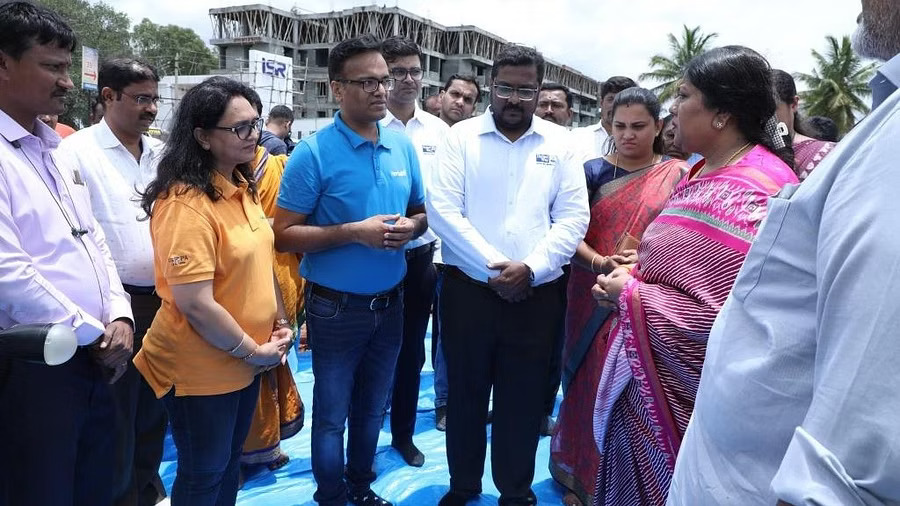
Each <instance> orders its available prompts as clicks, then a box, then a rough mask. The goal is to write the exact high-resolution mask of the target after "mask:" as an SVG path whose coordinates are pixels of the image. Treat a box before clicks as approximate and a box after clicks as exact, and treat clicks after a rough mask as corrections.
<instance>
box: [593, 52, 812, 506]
mask: <svg viewBox="0 0 900 506" xmlns="http://www.w3.org/2000/svg"><path fill="white" fill-rule="evenodd" d="M771 90H772V84H771V78H770V74H769V65H768V63H767V62H766V60H765V59H764V58H763V57H762V56H760V55H759V54H757V53H756V52H754V51H752V50H750V49H747V48H742V47H738V46H727V47H723V48H717V49H714V50H712V51H709V52H707V53H705V54H703V55H701V56H699V57H697V58H695V59H694V60H693V61H692V62H691V63H690V64H689V66H688V69H687V72H686V77H685V79H684V81H683V82H682V83H681V85H680V86H679V91H678V96H677V98H676V101H675V104H674V105H673V106H672V114H674V115H675V119H674V124H675V135H676V142H678V143H680V144H681V145H682V146H683V147H684V148H685V150H687V151H690V152H697V153H701V154H702V155H703V156H704V158H705V160H704V161H701V162H699V163H698V164H697V165H695V166H694V167H693V168H692V170H691V172H690V173H689V174H688V177H686V178H685V179H684V180H682V181H681V182H680V183H679V184H678V186H676V188H675V191H674V192H673V194H672V196H671V197H670V199H669V201H668V202H667V204H666V206H665V208H664V209H663V211H662V212H661V213H660V215H659V216H658V217H657V218H656V219H655V220H654V221H653V223H651V224H650V226H649V227H648V228H647V230H646V231H645V232H644V236H643V238H642V240H641V243H640V246H639V248H638V258H639V260H638V263H637V265H636V266H634V267H633V269H628V268H619V269H617V270H615V271H613V272H612V273H611V274H609V275H607V276H602V275H601V276H598V278H597V284H596V285H595V286H594V288H593V290H592V292H593V295H594V297H595V298H596V299H597V300H598V302H599V303H600V304H602V305H608V306H611V307H613V308H614V309H616V310H618V312H619V317H618V319H617V321H616V323H615V325H614V326H613V329H612V331H611V332H610V337H609V346H608V349H607V355H606V361H605V363H604V366H603V372H602V373H601V378H600V385H599V389H598V393H597V398H596V402H595V406H594V436H595V437H594V439H595V442H596V444H597V448H598V450H599V451H600V453H601V455H602V457H601V461H602V462H601V465H600V469H599V471H598V473H597V480H596V488H595V494H594V504H597V505H615V506H628V505H636V506H637V505H641V506H644V505H662V504H664V503H665V500H666V495H667V492H668V488H669V482H670V480H671V477H672V471H673V470H674V467H675V459H676V456H677V455H678V448H679V446H680V442H681V437H682V435H683V434H684V430H685V429H686V428H687V424H688V421H689V419H690V415H691V411H692V410H693V407H694V398H695V395H696V392H697V386H698V384H699V382H700V373H701V370H702V366H703V358H704V355H705V353H706V340H707V338H708V336H709V332H710V329H711V328H712V324H713V321H714V320H715V318H716V315H717V314H718V312H719V310H720V309H721V307H722V305H723V304H724V302H725V299H726V298H727V296H728V293H729V292H730V290H731V286H732V284H733V283H734V279H735V278H736V277H737V273H738V270H740V267H741V264H742V262H743V260H744V256H745V255H746V253H747V251H748V250H749V248H750V244H751V242H752V241H753V238H754V236H755V235H756V231H757V229H758V228H759V225H760V223H761V221H762V220H763V218H764V217H765V215H766V200H767V199H768V197H770V196H772V195H775V194H776V193H778V191H779V190H780V189H781V187H782V186H784V185H785V184H787V183H796V182H797V178H796V176H795V175H794V173H793V171H792V169H791V167H790V163H791V160H792V154H791V152H790V148H789V147H787V146H786V145H785V140H784V139H783V138H782V137H780V136H778V134H777V133H776V132H777V128H776V122H775V119H774V112H775V102H774V98H773V96H772V91H771ZM776 153H777V154H776Z"/></svg>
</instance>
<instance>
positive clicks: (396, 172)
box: [391, 169, 406, 177]
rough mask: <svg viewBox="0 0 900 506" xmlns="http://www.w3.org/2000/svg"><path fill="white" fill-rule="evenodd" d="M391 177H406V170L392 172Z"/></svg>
mask: <svg viewBox="0 0 900 506" xmlns="http://www.w3.org/2000/svg"><path fill="white" fill-rule="evenodd" d="M391 175H392V176H394V177H406V169H400V170H392V171H391Z"/></svg>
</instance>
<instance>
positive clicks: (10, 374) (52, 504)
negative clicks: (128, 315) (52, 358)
mask: <svg viewBox="0 0 900 506" xmlns="http://www.w3.org/2000/svg"><path fill="white" fill-rule="evenodd" d="M107 380H108V373H107V372H106V371H105V370H104V368H102V367H101V366H100V365H98V364H97V362H96V361H94V359H93V358H92V357H91V354H90V352H89V351H88V350H87V348H79V349H78V350H77V351H76V352H75V356H73V357H72V358H71V359H70V360H69V361H68V362H65V363H64V364H60V365H57V366H48V365H42V364H37V363H32V362H27V361H24V360H16V359H4V358H0V505H3V506H19V505H41V506H109V505H111V504H112V502H113V487H112V485H113V467H114V461H115V457H114V452H115V450H114V447H115V437H114V430H113V429H114V424H115V414H114V411H115V408H114V403H113V399H112V395H111V392H110V388H109V384H108V382H107Z"/></svg>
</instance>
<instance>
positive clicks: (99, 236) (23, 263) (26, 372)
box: [0, 2, 133, 506]
mask: <svg viewBox="0 0 900 506" xmlns="http://www.w3.org/2000/svg"><path fill="white" fill-rule="evenodd" d="M75 47H76V40H75V35H74V33H73V32H72V30H71V28H69V26H68V25H66V23H65V22H64V21H63V20H62V19H61V18H60V17H59V16H58V15H56V14H55V13H53V12H51V11H49V10H47V9H45V8H43V7H40V6H35V5H31V4H29V3H25V2H12V3H6V4H3V5H0V328H9V327H11V326H13V325H17V324H22V323H61V324H65V325H70V326H72V327H73V328H74V329H75V334H76V336H77V338H78V344H79V345H80V346H79V348H78V351H77V352H76V353H75V356H74V357H73V358H72V359H71V360H69V361H68V362H66V363H65V364H62V365H59V366H55V367H51V366H47V365H42V364H37V363H31V362H26V361H22V360H16V359H9V358H2V357H0V406H2V408H0V440H2V444H0V504H35V505H37V504H40V505H42V506H56V505H60V506H61V505H66V506H71V505H73V504H74V505H92V506H94V505H97V506H106V505H109V504H111V503H112V476H113V469H112V468H113V434H114V432H113V409H114V406H113V400H112V397H111V394H110V388H109V383H111V382H112V381H115V379H117V378H118V375H120V374H121V373H122V372H124V371H125V366H126V365H127V360H128V359H129V357H130V356H131V347H132V331H133V323H132V322H133V319H132V314H131V307H130V303H129V298H128V295H127V294H126V293H125V291H124V290H123V288H122V283H121V281H120V280H119V276H118V274H117V272H116V268H115V265H114V264H113V261H112V258H111V256H110V253H109V249H108V248H107V245H106V240H105V238H104V236H103V231H102V229H101V228H100V226H99V225H98V224H97V221H96V220H95V219H94V216H93V213H92V211H91V204H90V197H89V195H88V188H87V186H86V185H85V183H84V178H83V176H82V175H81V174H80V173H79V172H78V171H77V170H73V169H72V168H71V166H70V165H68V164H66V163H65V160H59V159H57V157H55V156H54V154H53V150H54V149H55V148H56V146H57V145H58V144H59V136H58V135H57V134H56V133H55V132H54V131H53V129H51V128H50V127H48V126H47V125H45V124H44V123H42V122H40V121H39V120H38V119H37V117H38V115H39V114H59V113H61V112H63V111H64V109H65V105H64V100H63V99H64V96H65V94H66V92H68V91H69V90H70V89H71V88H72V87H73V85H72V81H71V80H70V79H69V77H68V69H69V67H70V66H71V65H72V51H73V50H74V48H75Z"/></svg>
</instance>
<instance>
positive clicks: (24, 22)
mask: <svg viewBox="0 0 900 506" xmlns="http://www.w3.org/2000/svg"><path fill="white" fill-rule="evenodd" d="M76 42H77V39H76V38H75V32H73V31H72V28H71V27H69V25H68V24H67V23H66V22H65V21H64V20H63V18H62V17H60V16H59V14H57V13H55V12H53V11H52V10H50V9H47V8H46V7H42V6H40V5H35V4H32V3H30V2H9V3H3V4H0V51H3V52H4V53H6V54H7V55H9V56H10V57H11V58H13V59H15V60H18V59H19V58H21V57H22V54H24V53H25V51H28V50H29V49H31V47H32V46H34V45H44V44H55V45H56V47H58V48H60V49H68V50H69V51H70V52H71V51H74V50H75V44H76Z"/></svg>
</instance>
